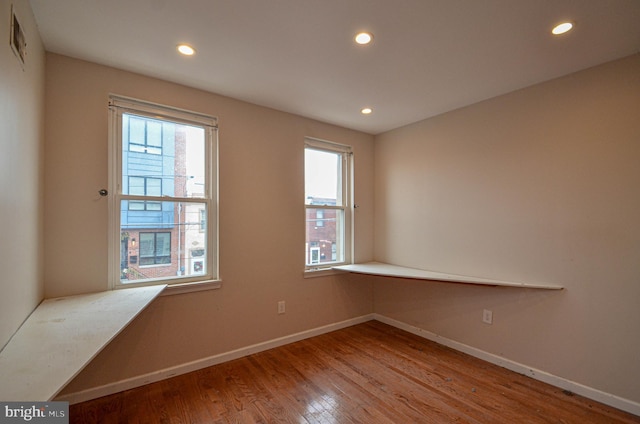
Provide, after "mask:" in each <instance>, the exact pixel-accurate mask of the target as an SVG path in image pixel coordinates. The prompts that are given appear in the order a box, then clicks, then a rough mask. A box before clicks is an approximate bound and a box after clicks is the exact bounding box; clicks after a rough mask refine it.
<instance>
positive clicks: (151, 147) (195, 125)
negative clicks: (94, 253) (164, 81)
mask: <svg viewBox="0 0 640 424" xmlns="http://www.w3.org/2000/svg"><path fill="white" fill-rule="evenodd" d="M109 110H110V114H109V117H110V125H109V132H110V135H109V139H110V155H109V179H110V190H109V191H110V193H111V201H110V206H109V211H110V221H109V227H110V232H109V245H110V248H109V252H110V256H109V280H110V282H111V284H112V286H113V287H116V288H118V287H129V286H132V285H149V284H170V285H178V284H183V283H198V282H203V283H204V282H211V281H214V280H216V279H217V255H218V252H217V246H218V243H217V220H218V218H217V208H218V205H217V203H218V202H217V120H216V118H214V117H211V116H208V115H204V114H200V113H195V112H189V111H185V110H182V109H175V108H171V107H167V106H161V105H157V104H153V103H148V102H144V101H140V100H135V99H131V98H127V97H121V96H115V95H112V96H111V97H110V101H109ZM189 286H190V287H191V286H192V284H190V285H189Z"/></svg>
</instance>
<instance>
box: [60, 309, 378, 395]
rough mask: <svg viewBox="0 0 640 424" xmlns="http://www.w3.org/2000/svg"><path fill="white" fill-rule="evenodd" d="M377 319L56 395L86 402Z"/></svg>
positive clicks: (320, 329)
mask: <svg viewBox="0 0 640 424" xmlns="http://www.w3.org/2000/svg"><path fill="white" fill-rule="evenodd" d="M373 319H374V315H373V314H369V315H363V316H360V317H357V318H352V319H348V320H346V321H341V322H337V323H334V324H329V325H325V326H322V327H317V328H314V329H311V330H306V331H302V332H300V333H296V334H291V335H289V336H284V337H280V338H277V339H273V340H268V341H266V342H262V343H257V344H254V345H251V346H247V347H243V348H240V349H236V350H232V351H230V352H225V353H221V354H218V355H213V356H210V357H207V358H203V359H199V360H197V361H192V362H187V363H185V364H181V365H177V366H175V367H170V368H166V369H163V370H160V371H154V372H152V373H148V374H144V375H140V376H137V377H132V378H128V379H126V380H121V381H117V382H115V383H109V384H105V385H103V386H98V387H92V388H90V389H87V390H82V391H79V392H74V393H65V394H61V395H59V396H58V397H56V399H55V400H56V401H66V402H69V403H70V404H72V405H73V404H75V403H80V402H85V401H87V400H91V399H97V398H99V397H102V396H107V395H111V394H114V393H119V392H122V391H124V390H129V389H133V388H136V387H140V386H144V385H146V384H150V383H155V382H157V381H160V380H164V379H166V378H170V377H174V376H176V375H180V374H186V373H188V372H192V371H196V370H199V369H202V368H206V367H210V366H212V365H217V364H221V363H223V362H227V361H232V360H234V359H238V358H242V357H244V356H249V355H252V354H254V353H258V352H262V351H265V350H269V349H273V348H274V347H278V346H284V345H286V344H289V343H294V342H297V341H300V340H304V339H308V338H310V337H314V336H319V335H321V334H325V333H330V332H332V331H335V330H340V329H342V328H346V327H351V326H353V325H356V324H361V323H363V322H367V321H371V320H373Z"/></svg>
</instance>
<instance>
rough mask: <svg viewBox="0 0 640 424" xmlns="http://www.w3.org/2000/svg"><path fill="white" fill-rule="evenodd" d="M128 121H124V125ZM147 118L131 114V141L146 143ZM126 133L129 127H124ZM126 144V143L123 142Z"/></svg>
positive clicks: (129, 132)
mask: <svg viewBox="0 0 640 424" xmlns="http://www.w3.org/2000/svg"><path fill="white" fill-rule="evenodd" d="M125 122H126V121H123V125H124V123H125ZM144 122H145V120H144V119H141V118H137V117H135V116H130V118H129V128H128V129H129V131H128V134H129V143H133V144H142V145H145V144H146V143H145V141H144V140H145V124H144ZM123 130H124V132H125V134H126V133H127V128H123ZM123 144H124V143H123Z"/></svg>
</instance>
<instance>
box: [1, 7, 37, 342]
mask: <svg viewBox="0 0 640 424" xmlns="http://www.w3.org/2000/svg"><path fill="white" fill-rule="evenodd" d="M12 4H13V5H14V8H15V13H16V16H17V17H18V20H19V21H20V24H21V25H22V27H23V31H24V34H25V37H26V42H27V57H26V60H25V63H24V66H22V65H21V64H20V62H19V61H18V59H17V57H16V56H15V55H14V53H13V50H12V49H11V46H10V45H9V42H8V41H9V34H10V22H11V5H12ZM0 40H2V42H1V43H0V152H1V153H0V221H1V222H2V236H1V237H0V269H1V270H2V277H1V278H0V290H1V291H2V296H0V349H2V347H3V346H4V345H5V344H6V343H7V341H8V340H9V338H10V337H11V336H12V335H13V333H14V332H15V331H16V330H17V329H18V327H19V326H20V324H22V322H23V321H24V320H25V319H26V318H27V316H28V315H29V314H30V313H31V311H32V310H33V309H34V308H35V307H36V305H37V304H38V303H39V302H40V301H41V300H42V296H43V284H42V239H43V237H42V201H41V196H42V191H43V184H42V182H43V180H42V171H41V169H42V163H43V128H44V50H43V48H42V43H41V41H40V35H39V34H38V29H37V27H36V25H35V21H34V18H33V15H32V13H31V8H30V6H29V3H28V2H27V1H26V0H17V1H7V0H0Z"/></svg>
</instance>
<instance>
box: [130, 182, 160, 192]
mask: <svg viewBox="0 0 640 424" xmlns="http://www.w3.org/2000/svg"><path fill="white" fill-rule="evenodd" d="M146 181H147V190H146V193H145V194H146V195H147V196H162V180H161V179H160V178H147V179H146ZM131 194H134V193H131Z"/></svg>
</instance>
